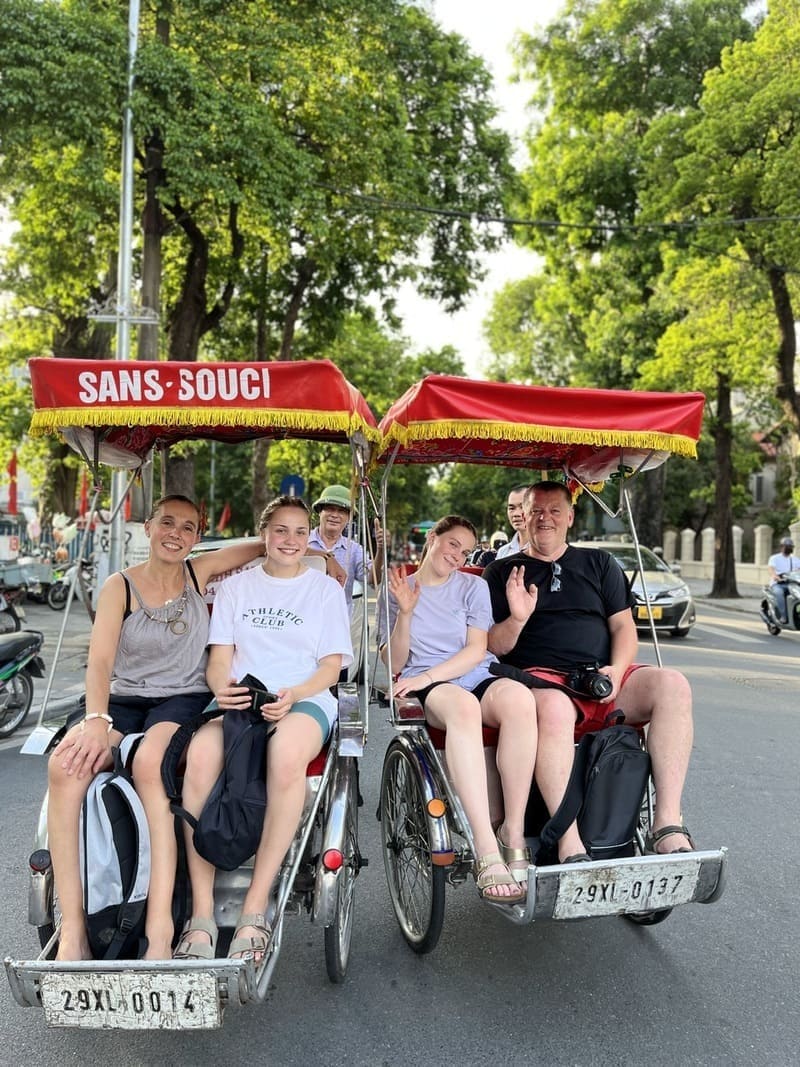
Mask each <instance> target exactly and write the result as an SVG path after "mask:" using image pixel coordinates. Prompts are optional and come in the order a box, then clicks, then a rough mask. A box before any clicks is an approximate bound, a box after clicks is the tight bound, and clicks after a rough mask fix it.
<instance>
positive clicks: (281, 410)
mask: <svg viewBox="0 0 800 1067" xmlns="http://www.w3.org/2000/svg"><path fill="white" fill-rule="evenodd" d="M30 371H31V381H32V386H33V398H34V415H33V420H32V424H31V432H32V433H33V434H44V433H58V434H60V435H61V436H62V437H63V438H64V439H65V440H66V441H67V442H68V443H70V444H71V445H72V446H73V447H74V448H76V450H77V451H79V452H80V453H81V454H82V455H83V457H84V459H85V460H86V461H87V462H88V463H89V465H90V467H91V469H92V473H93V475H94V478H95V484H96V486H97V487H98V488H97V489H96V490H95V500H94V501H93V504H92V512H94V509H95V507H96V504H97V497H98V494H99V487H100V484H101V483H100V467H101V465H103V464H106V465H109V466H113V467H116V468H120V467H125V468H129V469H130V470H132V472H133V474H134V475H135V474H136V473H137V472H138V471H139V470H140V469H141V468H142V467H143V466H144V465H145V464H146V463H147V462H149V460H150V458H151V457H152V454H153V451H154V450H155V449H165V448H167V447H168V446H169V445H171V444H173V443H175V442H178V441H184V440H212V441H220V442H224V443H238V442H243V441H248V440H251V439H254V438H271V439H284V438H296V439H297V438H299V439H307V440H313V441H322V442H334V443H341V444H343V445H345V446H349V449H350V453H351V457H352V464H353V485H354V487H355V496H356V498H357V503H358V507H357V508H356V509H354V515H355V516H356V521H357V524H358V530H359V541H360V543H361V544H362V545H363V546H366V545H367V543H368V541H367V538H368V533H367V528H368V522H367V513H368V507H367V505H368V501H367V484H368V483H367V479H366V469H367V465H368V462H369V454H370V450H371V448H372V447H374V444H375V442H376V441H377V440H378V433H377V428H376V423H375V419H374V417H373V415H372V413H371V412H370V410H369V407H368V406H367V404H366V402H365V400H364V399H363V397H362V396H361V394H360V393H359V392H358V390H356V389H355V388H354V387H353V386H352V385H351V384H350V383H349V382H348V381H347V380H346V379H345V378H344V377H343V375H342V374H341V372H340V371H339V370H338V368H337V367H335V366H334V365H333V364H332V363H330V362H329V361H327V360H316V361H313V362H297V363H225V364H209V363H147V362H137V363H119V362H110V361H100V362H98V361H83V360H65V359H34V360H31V362H30ZM162 470H163V464H162ZM246 477H247V473H245V478H246ZM317 562H319V561H317ZM366 599H367V598H366V597H363V598H362V600H361V601H360V602H357V604H358V607H357V608H356V610H358V611H361V612H362V613H363V618H362V619H361V620H360V624H361V629H360V633H361V638H360V642H359V647H358V648H355V649H354V655H355V659H356V663H358V661H359V658H360V659H361V661H362V672H363V670H366V663H365V662H364V661H365V650H366V648H367V647H368V626H367V618H366V614H367V603H366ZM65 624H66V618H65ZM63 633H64V629H63V627H62V637H63ZM350 676H351V677H352V676H353V674H352V673H351V675H350ZM355 676H356V677H358V674H357V673H356V675H355ZM367 694H368V679H367V684H365V685H356V684H354V683H349V682H348V683H340V684H339V686H338V703H339V717H338V724H337V725H336V727H335V728H334V731H333V734H332V736H331V738H330V740H329V742H328V744H327V745H326V746H325V748H324V749H323V751H322V752H321V754H320V755H319V757H317V759H315V760H314V761H313V762H312V763H311V764H309V767H308V770H307V776H306V799H305V808H304V812H303V816H302V819H301V823H300V826H299V829H298V831H297V834H296V836H295V839H294V841H293V843H292V845H291V847H290V849H289V852H288V853H287V855H286V857H285V859H284V862H283V864H282V866H281V870H280V873H279V875H278V878H277V879H276V883H275V885H274V887H273V892H272V895H271V898H270V901H269V905H268V908H267V917H268V919H269V921H270V922H271V925H272V929H273V934H272V937H271V940H270V945H269V947H268V949H267V951H266V953H265V954H264V957H263V959H262V960H261V961H260V963H259V964H255V963H254V959H253V955H252V953H250V954H247V956H246V957H245V958H244V959H216V960H213V961H210V962H209V961H202V960H199V961H195V960H164V961H157V962H153V961H144V960H108V961H97V960H90V961H81V962H74V963H65V962H58V961H56V960H55V959H54V956H55V953H56V950H57V946H58V937H59V913H58V900H57V899H56V895H55V893H54V886H53V873H52V867H51V866H50V862H49V853H48V851H47V820H46V806H47V799H46V798H45V802H44V804H43V807H42V811H41V814H40V818H39V826H38V830H37V834H36V841H35V848H34V851H33V853H32V855H31V860H30V868H31V870H30V891H29V905H28V911H29V922H30V923H31V924H32V925H33V926H34V927H36V928H37V930H38V933H39V938H40V942H41V946H42V951H41V954H40V956H39V957H38V958H37V959H35V960H17V959H8V958H7V959H6V961H5V962H6V971H7V974H8V978H9V981H10V984H11V989H12V992H13V994H14V997H15V999H16V1000H17V1002H18V1003H19V1004H22V1005H24V1006H31V1007H41V1008H42V1009H43V1010H44V1015H45V1020H46V1021H47V1023H48V1024H50V1025H54V1026H75V1027H92V1028H127V1029H149V1028H152V1029H190V1028H192V1029H199V1028H213V1027H217V1026H219V1025H221V1022H222V1016H223V1011H224V1009H225V1008H226V1007H227V1006H230V1005H241V1004H245V1003H247V1002H252V1001H263V1000H264V999H265V998H266V997H267V993H268V989H269V985H270V979H271V976H272V973H273V971H274V969H275V965H276V963H277V960H278V955H279V952H280V947H281V941H282V937H283V932H284V919H285V916H286V914H287V913H290V912H292V911H296V912H297V913H299V912H300V911H301V910H303V909H304V910H306V911H307V912H309V913H310V915H311V918H312V921H314V922H316V923H318V924H319V925H321V926H322V927H323V928H324V944H325V962H326V968H327V972H328V976H329V977H330V979H331V980H332V981H334V982H340V981H342V980H343V978H344V976H345V972H346V969H347V965H348V959H349V954H350V942H351V933H352V923H353V905H354V881H355V878H356V876H357V875H358V872H359V869H360V867H361V866H362V864H363V862H364V861H362V857H361V854H360V852H359V847H358V803H359V794H358V766H357V764H358V760H359V758H360V756H361V755H362V754H363V750H364V744H365V741H366V736H367V726H368V705H367ZM45 696H47V694H45ZM44 713H45V708H44V707H43V708H42V717H43V716H44ZM65 729H66V727H65V726H62V727H61V729H60V730H58V729H56V728H53V729H50V728H49V727H43V726H41V718H40V725H39V727H38V728H37V730H35V731H34V733H33V734H32V735H31V738H30V739H29V741H30V742H31V743H30V744H26V746H25V747H24V748H23V752H25V751H28V752H37V753H45V752H50V751H52V749H53V747H54V746H55V744H56V743H57V742H58V740H59V739H60V737H61V736H63V733H64V730H65ZM251 871H252V860H250V861H249V862H248V863H247V864H245V865H244V866H243V867H241V868H239V869H238V870H236V871H232V872H224V871H218V873H217V879H216V885H215V916H214V917H215V921H216V923H217V925H218V927H220V928H221V929H223V930H226V929H227V928H230V929H232V928H233V926H234V925H235V919H236V917H237V915H238V913H239V911H240V910H241V904H242V901H243V899H244V893H245V891H246V888H247V886H248V885H249V882H250V876H251Z"/></svg>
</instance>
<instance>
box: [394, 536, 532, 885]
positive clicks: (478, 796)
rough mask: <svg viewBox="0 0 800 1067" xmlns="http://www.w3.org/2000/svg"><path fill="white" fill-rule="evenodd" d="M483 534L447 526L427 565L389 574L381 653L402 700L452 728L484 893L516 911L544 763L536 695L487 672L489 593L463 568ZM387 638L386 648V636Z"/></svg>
mask: <svg viewBox="0 0 800 1067" xmlns="http://www.w3.org/2000/svg"><path fill="white" fill-rule="evenodd" d="M476 540H477V536H476V532H475V527H474V526H473V525H472V523H471V522H470V521H469V519H465V518H463V517H461V516H459V515H447V516H445V518H443V519H440V520H439V522H437V523H436V525H435V526H434V527H433V529H432V530H431V531H430V532H429V534H428V536H427V538H426V544H425V551H424V552H423V555H422V562H421V563H420V565H419V568H418V570H417V571H416V573H415V574H413V575H411V576H410V577H406V572H405V568H404V567H400V568H397V567H394V568H392V569H391V571H390V574H389V578H388V582H389V619H388V623H386V622H385V621H383V620H381V625H380V626H379V641H380V643H381V645H382V647H381V656H382V658H383V659H384V662H388V660H389V656H388V655H387V644H388V647H389V649H390V650H391V664H392V669H393V670H394V671H399V675H400V677H399V679H398V680H397V681H395V683H394V695H395V697H399V696H403V695H405V694H407V693H414V694H415V695H416V696H417V698H418V699H419V700H420V702H421V704H422V707H423V709H424V711H425V718H426V719H427V720H428V722H430V723H431V725H432V726H436V727H438V728H439V729H442V730H446V731H447V734H446V739H445V754H446V756H447V766H448V769H449V772H450V774H451V776H452V779H453V785H454V787H455V790H456V792H457V793H458V795H459V798H460V799H461V803H462V804H463V806H464V812H465V814H466V816H467V819H468V820H469V824H470V828H471V829H472V835H473V838H474V842H475V852H476V871H475V873H476V882H477V885H478V891H479V892H480V894H481V896H482V897H484V898H485V899H487V900H491V901H493V902H495V903H501V904H514V903H517V902H518V901H520V900H521V899H523V898H524V896H525V886H524V885H523V884H520V883H522V881H523V879H524V880H525V881H527V869H528V864H529V863H530V861H531V856H530V851H529V850H528V848H527V847H526V845H525V834H524V820H525V808H526V806H527V801H528V794H529V792H530V788H531V782H532V779H533V769H534V763H535V760H536V742H537V730H536V701H535V699H534V696H533V693H532V692H531V691H530V689H528V688H526V687H525V686H524V685H521V684H520V683H519V682H515V681H512V680H511V679H510V678H498V677H496V676H495V675H493V674H491V672H490V671H489V664H490V663H492V662H493V661H495V657H494V656H493V655H491V653H489V652H488V651H487V634H488V631H489V628H490V626H491V625H492V621H493V620H492V609H491V602H490V598H489V587H488V586H487V584H486V582H484V580H483V579H482V578H480V577H479V576H478V575H475V574H466V573H463V572H461V571H460V570H459V568H460V567H461V566H463V564H464V563H465V562H466V560H467V558H468V556H469V554H470V552H472V550H473V549H474V548H475V544H476ZM387 634H388V635H389V640H388V642H387V640H386V635H387ZM483 723H485V724H486V725H487V726H493V727H495V728H497V729H498V730H499V738H498V742H497V769H498V771H499V773H500V781H501V784H502V789H503V804H504V812H505V814H504V819H503V823H502V824H501V825H500V827H499V828H498V830H497V836H496V837H495V832H494V830H493V829H492V824H491V817H490V813H489V796H488V785H487V779H486V765H485V762H484V755H483V736H482V725H483Z"/></svg>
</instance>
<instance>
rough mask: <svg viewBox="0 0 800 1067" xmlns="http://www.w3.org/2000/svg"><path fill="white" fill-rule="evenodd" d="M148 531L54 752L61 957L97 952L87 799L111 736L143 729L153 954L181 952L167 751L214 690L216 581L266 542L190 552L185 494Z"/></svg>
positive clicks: (50, 816) (99, 627) (139, 757)
mask: <svg viewBox="0 0 800 1067" xmlns="http://www.w3.org/2000/svg"><path fill="white" fill-rule="evenodd" d="M145 533H146V534H147V536H148V538H149V541H150V554H149V557H148V559H147V560H146V561H145V562H144V563H139V564H137V565H136V566H134V567H130V568H128V569H127V570H126V571H123V572H119V573H116V574H112V575H110V576H109V577H108V579H107V580H106V582H105V583H104V584H103V588H102V589H101V591H100V596H99V598H98V601H97V613H96V616H95V621H94V626H93V627H92V636H91V640H90V644H89V659H88V663H87V666H86V709H85V710H86V715H85V718H84V719H83V720H82V721H81V722H80V723H78V724H77V725H76V726H74V727H73V728H72V729H71V730H70V731H69V733H68V734H67V735H66V736H65V737H64V739H63V740H62V741H61V742H60V744H59V745H58V746H57V747H56V748H55V749H54V751H53V754H52V756H51V757H50V764H49V768H48V776H49V788H50V794H49V802H48V810H47V830H48V838H49V847H50V855H51V857H52V861H53V874H54V877H55V884H56V890H57V892H58V898H59V904H60V908H61V934H60V940H59V947H58V956H57V958H58V959H60V960H80V959H88V958H90V952H89V946H88V941H87V937H86V924H85V916H84V912H83V892H82V888H81V879H80V867H79V859H78V857H79V844H78V826H79V820H80V809H81V803H82V801H83V798H84V796H85V795H86V791H87V789H88V788H89V783H90V782H91V780H92V778H93V777H94V775H96V774H97V773H98V772H100V771H102V770H106V769H108V768H109V767H110V766H111V764H112V755H111V747H112V745H118V744H119V742H120V740H121V739H122V737H123V736H124V735H125V734H129V733H134V732H140V731H141V732H146V736H145V737H144V738H143V740H142V742H141V744H140V745H139V747H138V749H137V751H136V755H135V757H134V760H133V778H134V783H135V785H136V790H137V792H138V793H139V796H140V797H141V800H142V803H143V804H144V808H145V811H146V812H147V819H148V824H149V827H150V837H151V876H150V893H149V896H148V903H147V926H146V936H147V942H148V944H147V950H146V953H145V958H146V959H169V957H170V956H171V955H172V939H173V935H174V928H173V920H172V891H173V886H174V880H175V867H176V859H177V857H176V841H175V832H174V827H173V817H172V814H171V813H170V810H169V803H168V801H167V796H166V793H165V792H164V787H163V785H162V784H161V760H162V757H163V755H164V752H165V750H166V747H167V744H168V743H169V740H170V738H171V737H172V734H173V733H174V732H175V730H176V729H177V727H178V725H179V724H180V723H182V722H185V721H186V720H187V719H189V718H191V717H192V716H193V715H195V714H196V713H197V712H199V711H202V710H203V708H204V707H205V706H206V704H207V703H208V702H209V700H210V699H211V694H210V693H209V692H208V688H207V686H206V681H205V668H206V658H207V645H208V623H209V616H208V608H207V606H206V604H205V602H204V600H203V596H202V594H203V592H204V590H205V587H206V585H207V583H208V582H209V581H210V580H211V579H212V578H213V577H214V576H215V575H219V574H224V573H225V572H226V571H229V570H234V569H236V568H237V567H241V566H243V565H244V564H245V563H248V562H249V561H250V560H252V559H255V558H256V557H257V556H259V555H261V554H262V552H263V550H264V545H263V542H262V541H261V540H260V539H257V538H254V539H253V540H252V541H249V542H246V543H245V544H239V545H232V546H230V547H227V548H222V549H218V550H217V551H215V552H208V553H205V554H204V555H202V556H199V557H198V558H197V559H196V560H193V561H192V562H191V563H189V562H188V561H187V556H188V555H189V553H190V552H191V551H192V549H193V548H194V547H195V545H196V544H197V542H198V540H199V538H200V533H201V531H200V513H199V510H198V508H197V506H196V505H195V504H194V503H193V502H192V501H191V500H189V499H188V497H184V496H179V495H175V496H166V497H163V498H162V499H161V500H159V501H158V502H157V503H156V504H155V505H154V507H153V511H152V514H151V516H150V518H149V519H148V520H147V522H146V523H145Z"/></svg>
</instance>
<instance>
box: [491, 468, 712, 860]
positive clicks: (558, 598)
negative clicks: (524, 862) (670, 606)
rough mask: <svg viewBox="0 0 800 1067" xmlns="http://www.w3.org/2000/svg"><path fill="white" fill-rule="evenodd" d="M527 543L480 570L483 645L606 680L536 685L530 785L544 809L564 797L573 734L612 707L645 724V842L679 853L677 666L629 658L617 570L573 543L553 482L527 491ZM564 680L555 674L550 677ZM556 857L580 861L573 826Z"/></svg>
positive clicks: (596, 725)
mask: <svg viewBox="0 0 800 1067" xmlns="http://www.w3.org/2000/svg"><path fill="white" fill-rule="evenodd" d="M525 516H526V520H527V534H528V538H529V543H528V545H527V546H526V548H525V549H524V550H523V551H521V552H518V553H517V554H516V555H513V556H507V557H506V558H504V559H500V560H495V561H494V562H493V563H491V564H490V565H489V566H488V567H487V568H486V570H485V571H484V575H483V576H484V578H485V579H486V581H487V582H488V584H489V590H490V594H491V598H492V613H493V615H494V620H495V622H494V625H493V626H492V628H491V630H490V631H489V649H490V651H492V652H494V653H495V655H496V656H498V658H499V659H500V660H501V661H503V662H504V663H509V664H512V665H513V666H516V667H519V668H522V669H524V670H531V669H536V668H546V669H547V670H546V671H545V675H547V676H548V677H553V676H554V672H566V671H569V670H571V669H573V668H574V667H576V666H579V665H581V664H587V663H591V664H598V665H599V669H600V671H601V673H603V674H605V675H607V677H608V679H609V681H610V682H611V684H612V690H611V692H610V694H609V695H608V696H607V697H605V698H603V699H602V700H593V699H583V698H573V697H571V696H570V695H568V694H567V693H565V692H564V691H563V690H561V689H555V688H554V689H538V688H537V689H536V707H537V717H538V722H539V748H538V753H537V757H536V782H537V784H538V786H539V790H540V792H541V794H542V797H543V799H544V801H545V804H546V805H547V807H548V810H549V811H550V812H551V813H552V812H553V811H555V809H556V808H557V807H558V804H559V803H560V801H561V798H562V797H563V795H564V791H565V789H566V785H567V781H568V779H569V774H570V770H571V768H572V760H573V745H574V740H575V738H576V737H579V736H581V735H582V734H583V733H586V732H588V731H591V730H599V729H601V728H602V727H603V726H604V725H605V721H606V717H607V716H608V714H609V712H612V711H613V710H615V709H619V710H621V711H622V712H624V714H625V722H626V723H628V724H630V725H632V726H637V725H642V724H645V723H649V724H650V726H649V730H648V750H649V752H650V757H651V760H652V767H653V780H654V783H655V788H656V810H655V813H654V819H653V831H652V834H651V835H649V836H650V840H649V842H648V847H649V848H651V849H652V851H657V852H682V851H689V847H691V848H693V847H694V843H693V841H692V840H691V838H690V837H689V834H688V831H687V830H686V828H685V827H684V826H683V821H682V817H681V793H682V791H683V784H684V781H685V778H686V771H687V769H688V765H689V756H690V754H691V748H692V736H693V726H692V694H691V690H690V688H689V683H688V681H687V680H686V678H685V677H684V675H682V674H681V673H680V672H679V671H675V670H670V669H665V668H661V667H649V666H642V665H636V664H634V660H635V658H636V652H637V648H638V637H637V635H636V625H635V623H634V621H633V615H632V613H631V610H630V609H631V606H632V604H633V598H632V596H631V592H630V589H629V587H628V583H627V581H626V579H625V575H624V573H623V571H622V568H621V567H620V566H619V564H618V563H617V562H616V560H614V558H613V557H612V556H611V555H610V554H609V553H608V552H603V551H602V550H600V549H585V548H572V547H570V546H569V545H568V544H567V533H568V531H569V529H570V527H571V526H572V523H573V521H574V518H575V512H574V509H573V507H572V498H571V495H570V492H569V489H568V488H567V486H566V485H564V484H563V483H561V482H538V483H537V484H536V485H533V486H531V487H530V489H529V490H528V491H527V493H526V496H525ZM559 678H563V676H562V675H560V674H558V673H555V679H556V680H558V679H559ZM559 858H560V859H561V861H562V862H567V861H573V862H574V861H575V860H576V859H581V858H588V857H586V849H585V846H584V844H583V842H582V841H581V839H580V835H579V834H578V828H577V824H573V825H572V826H571V827H570V828H569V830H568V831H567V832H566V833H565V834H564V836H563V838H562V839H561V841H560V842H559Z"/></svg>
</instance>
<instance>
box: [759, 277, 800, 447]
mask: <svg viewBox="0 0 800 1067" xmlns="http://www.w3.org/2000/svg"><path fill="white" fill-rule="evenodd" d="M767 278H768V279H769V286H770V289H771V291H772V303H773V305H774V307H775V314H776V316H777V318H778V328H779V330H780V335H781V343H780V346H779V347H778V353H777V359H776V368H777V371H778V382H777V385H776V386H775V395H776V396H777V398H778V400H779V401H780V403H781V406H782V407H783V410H784V411H785V412H786V414H787V415H788V416H789V418H790V419H791V421H792V425H793V426H794V428H795V430H796V431H797V432H800V402H799V401H798V397H797V390H796V389H795V385H794V372H795V360H796V357H797V336H796V334H795V322H794V312H793V311H792V298H791V295H790V294H789V286H788V285H787V284H786V272H785V270H779V269H778V268H777V267H770V268H769V269H768V270H767Z"/></svg>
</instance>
